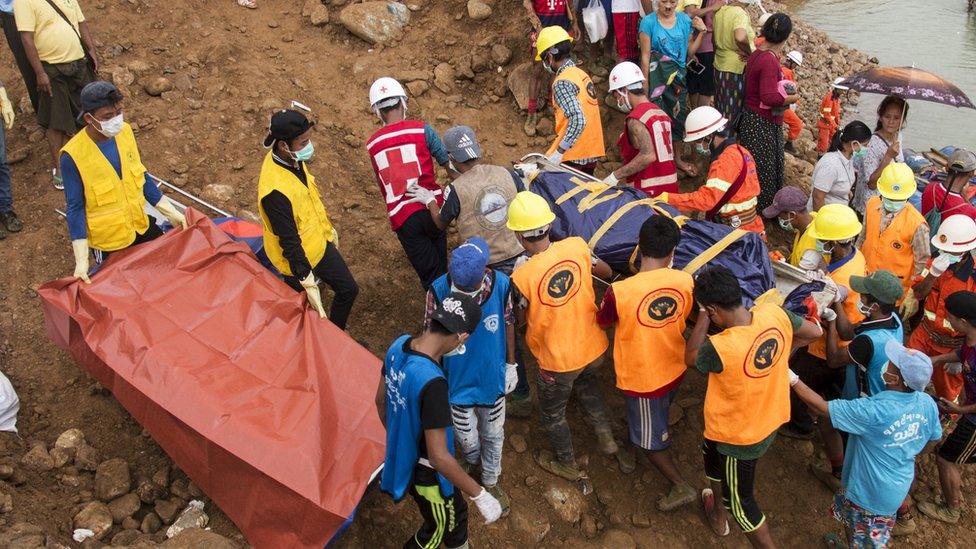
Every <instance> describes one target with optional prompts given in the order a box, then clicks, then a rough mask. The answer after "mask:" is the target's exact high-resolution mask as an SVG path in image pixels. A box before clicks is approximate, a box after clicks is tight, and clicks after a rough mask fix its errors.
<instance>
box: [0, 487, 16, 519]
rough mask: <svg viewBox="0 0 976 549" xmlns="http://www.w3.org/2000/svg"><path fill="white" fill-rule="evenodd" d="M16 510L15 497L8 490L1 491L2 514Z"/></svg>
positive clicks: (0, 504) (0, 505)
mask: <svg viewBox="0 0 976 549" xmlns="http://www.w3.org/2000/svg"><path fill="white" fill-rule="evenodd" d="M13 510H14V498H13V496H11V495H10V494H8V493H6V492H0V514H4V515H5V514H7V513H9V512H11V511H13Z"/></svg>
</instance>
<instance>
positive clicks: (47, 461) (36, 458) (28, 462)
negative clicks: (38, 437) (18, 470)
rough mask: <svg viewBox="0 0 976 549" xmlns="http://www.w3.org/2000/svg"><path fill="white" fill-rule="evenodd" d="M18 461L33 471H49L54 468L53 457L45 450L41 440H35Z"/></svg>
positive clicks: (45, 447)
mask: <svg viewBox="0 0 976 549" xmlns="http://www.w3.org/2000/svg"><path fill="white" fill-rule="evenodd" d="M20 462H21V463H22V464H23V465H24V467H27V468H28V469H33V470H35V471H50V470H51V469H54V458H52V457H51V454H49V453H48V451H47V446H46V445H45V444H44V443H43V442H40V441H38V442H35V443H34V444H33V445H31V449H30V450H28V451H27V453H26V454H24V457H22V458H20Z"/></svg>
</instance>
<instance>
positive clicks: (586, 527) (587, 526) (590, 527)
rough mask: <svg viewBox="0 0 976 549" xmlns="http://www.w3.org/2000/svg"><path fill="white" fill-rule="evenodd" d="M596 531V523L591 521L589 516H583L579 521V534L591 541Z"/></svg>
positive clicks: (591, 518)
mask: <svg viewBox="0 0 976 549" xmlns="http://www.w3.org/2000/svg"><path fill="white" fill-rule="evenodd" d="M596 531H597V528H596V521H595V520H593V517H592V516H590V515H583V518H582V519H580V532H581V533H582V534H583V537H585V538H587V539H592V538H593V537H594V536H596Z"/></svg>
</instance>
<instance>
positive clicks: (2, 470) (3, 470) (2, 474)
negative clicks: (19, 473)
mask: <svg viewBox="0 0 976 549" xmlns="http://www.w3.org/2000/svg"><path fill="white" fill-rule="evenodd" d="M12 476H14V468H13V467H12V466H10V465H7V464H5V463H4V464H0V480H10V477H12Z"/></svg>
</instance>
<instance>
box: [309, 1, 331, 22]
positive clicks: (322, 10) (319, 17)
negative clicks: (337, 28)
mask: <svg viewBox="0 0 976 549" xmlns="http://www.w3.org/2000/svg"><path fill="white" fill-rule="evenodd" d="M308 20H309V22H310V23H312V25H314V26H316V27H324V26H325V25H328V24H329V8H327V7H325V6H323V5H322V4H319V5H317V6H315V8H313V9H312V13H311V15H309V17H308Z"/></svg>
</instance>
